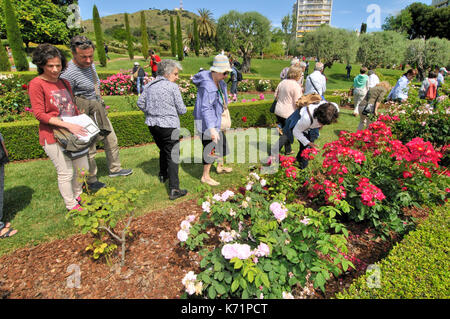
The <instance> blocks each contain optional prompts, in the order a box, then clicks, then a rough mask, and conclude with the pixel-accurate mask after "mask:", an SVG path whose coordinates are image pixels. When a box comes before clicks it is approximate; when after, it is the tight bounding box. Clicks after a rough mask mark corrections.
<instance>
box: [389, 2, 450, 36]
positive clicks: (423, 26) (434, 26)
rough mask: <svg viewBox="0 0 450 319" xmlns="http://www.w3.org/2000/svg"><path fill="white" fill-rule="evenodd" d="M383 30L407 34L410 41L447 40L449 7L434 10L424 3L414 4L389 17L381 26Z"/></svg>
mask: <svg viewBox="0 0 450 319" xmlns="http://www.w3.org/2000/svg"><path fill="white" fill-rule="evenodd" d="M382 27H383V30H394V31H398V32H404V33H407V34H408V36H409V38H410V39H416V38H422V37H425V38H426V39H428V38H432V37H440V38H447V39H448V38H449V32H448V30H449V29H450V7H445V8H439V9H438V8H435V7H433V6H428V5H426V4H424V3H420V2H415V3H413V4H411V5H409V6H407V7H406V8H405V9H403V10H402V11H400V13H399V14H398V15H396V16H389V17H387V18H386V20H385V23H384V24H383V26H382Z"/></svg>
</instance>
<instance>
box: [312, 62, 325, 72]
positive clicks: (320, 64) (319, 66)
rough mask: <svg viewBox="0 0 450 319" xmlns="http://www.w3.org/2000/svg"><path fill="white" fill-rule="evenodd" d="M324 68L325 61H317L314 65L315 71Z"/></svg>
mask: <svg viewBox="0 0 450 319" xmlns="http://www.w3.org/2000/svg"><path fill="white" fill-rule="evenodd" d="M322 70H323V63H322V62H317V63H316V65H315V66H314V71H322Z"/></svg>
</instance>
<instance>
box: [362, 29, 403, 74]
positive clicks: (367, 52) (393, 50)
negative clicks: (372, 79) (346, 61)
mask: <svg viewBox="0 0 450 319" xmlns="http://www.w3.org/2000/svg"><path fill="white" fill-rule="evenodd" d="M406 45H407V39H406V37H405V36H404V35H402V34H401V33H398V32H395V31H384V32H372V33H365V34H361V35H360V36H359V49H358V53H357V55H356V57H357V60H358V62H360V63H361V64H362V65H364V66H366V67H368V68H370V69H372V68H376V67H378V66H392V65H399V64H402V63H403V62H404V56H405V51H406Z"/></svg>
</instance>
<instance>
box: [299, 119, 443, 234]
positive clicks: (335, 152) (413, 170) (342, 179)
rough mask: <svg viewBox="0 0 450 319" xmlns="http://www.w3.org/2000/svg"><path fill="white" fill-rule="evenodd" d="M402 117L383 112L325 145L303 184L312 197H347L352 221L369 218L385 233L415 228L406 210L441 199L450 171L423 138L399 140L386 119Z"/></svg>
mask: <svg viewBox="0 0 450 319" xmlns="http://www.w3.org/2000/svg"><path fill="white" fill-rule="evenodd" d="M397 121H400V119H399V118H398V117H396V116H393V117H390V116H384V115H382V116H380V117H379V121H376V122H374V123H372V124H371V125H370V126H369V128H368V129H367V130H362V131H358V132H356V133H347V132H341V135H340V137H339V139H338V140H336V141H334V142H331V143H327V144H325V145H324V147H323V154H322V156H323V158H324V160H323V162H322V165H321V166H320V167H316V168H313V169H311V172H310V176H311V177H310V178H309V179H308V180H307V181H306V182H305V183H304V184H303V186H304V187H305V190H306V192H307V196H308V197H309V198H311V199H313V200H314V201H316V202H319V203H321V202H323V203H330V198H332V199H338V200H341V199H345V200H346V201H347V202H348V203H349V204H350V205H351V206H352V209H351V210H350V215H349V217H350V219H352V220H355V221H358V222H359V221H363V220H369V221H370V222H371V224H372V225H373V226H374V227H375V229H376V230H377V231H378V234H379V235H380V236H382V237H386V236H389V234H390V232H391V231H394V232H396V233H400V234H401V233H404V232H406V231H407V230H409V229H410V228H411V226H412V223H411V220H410V219H409V218H407V217H406V216H403V208H405V207H410V206H413V205H414V206H421V205H425V206H428V205H432V204H435V203H438V204H439V203H442V202H443V200H444V199H445V198H446V192H445V185H448V175H449V173H448V171H445V170H444V171H442V169H441V168H440V167H439V165H438V163H439V161H440V159H441V158H442V154H441V153H440V152H438V151H436V150H435V149H434V147H433V145H432V144H431V143H430V142H425V141H424V140H423V139H422V138H414V139H412V140H411V141H409V142H408V143H406V144H403V143H402V142H401V141H399V140H397V139H395V138H394V136H393V134H392V131H391V128H390V127H389V126H388V125H387V124H386V123H395V122H397ZM302 155H303V156H305V157H308V158H309V157H310V156H311V155H310V152H304V154H302Z"/></svg>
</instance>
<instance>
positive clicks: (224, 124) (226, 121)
mask: <svg viewBox="0 0 450 319" xmlns="http://www.w3.org/2000/svg"><path fill="white" fill-rule="evenodd" d="M219 95H220V97H221V98H222V100H223V104H224V106H223V112H222V120H221V121H220V129H221V130H228V129H230V128H231V115H230V110H228V106H226V105H225V98H224V97H223V93H222V91H221V90H220V89H219Z"/></svg>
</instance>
